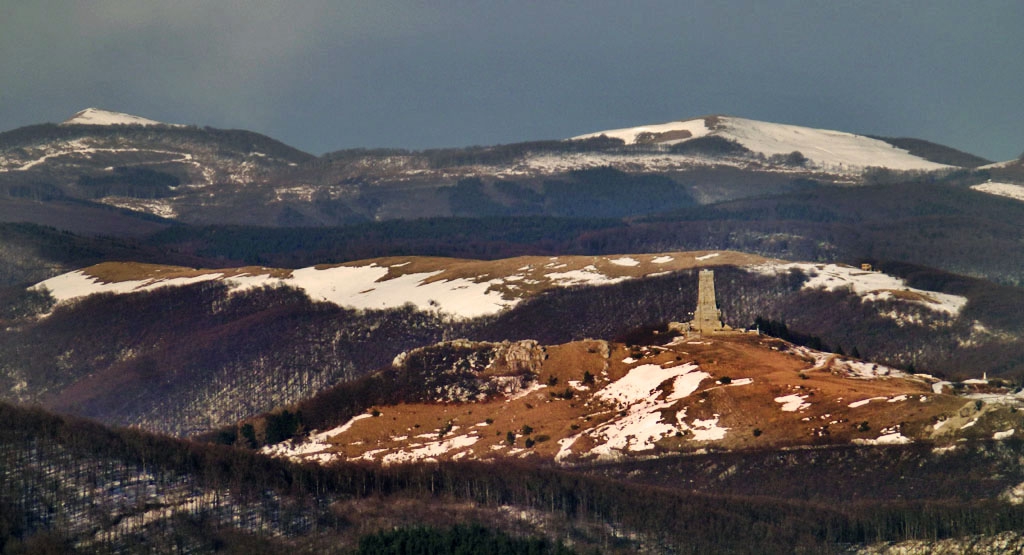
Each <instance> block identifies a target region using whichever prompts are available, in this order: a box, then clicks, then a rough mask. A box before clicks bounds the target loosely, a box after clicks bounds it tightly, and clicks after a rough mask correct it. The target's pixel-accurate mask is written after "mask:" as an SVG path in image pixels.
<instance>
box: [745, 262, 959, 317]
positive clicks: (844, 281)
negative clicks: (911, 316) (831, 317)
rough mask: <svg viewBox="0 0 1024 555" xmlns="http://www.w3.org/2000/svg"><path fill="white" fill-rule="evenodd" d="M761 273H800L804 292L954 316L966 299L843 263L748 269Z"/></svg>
mask: <svg viewBox="0 0 1024 555" xmlns="http://www.w3.org/2000/svg"><path fill="white" fill-rule="evenodd" d="M750 269H751V270H752V271H755V272H760V273H764V274H778V273H780V272H788V271H790V270H794V269H797V270H801V271H803V272H804V273H805V274H807V275H808V276H810V279H808V280H807V281H806V282H805V283H804V285H803V288H804V289H818V288H823V289H825V290H828V291H835V290H837V289H842V288H849V289H850V290H851V291H853V292H854V293H856V294H858V295H860V296H861V297H862V298H863V300H864V301H865V302H866V301H876V300H889V299H898V300H902V301H907V302H912V303H915V304H919V305H921V306H924V307H927V308H929V309H931V310H933V311H936V312H943V313H946V314H948V315H950V316H956V315H957V314H959V313H960V310H961V309H963V307H964V306H965V305H966V304H967V298H966V297H961V296H959V295H950V294H948V293H939V292H936V291H925V290H923V289H915V288H913V287H909V286H907V282H905V281H904V280H902V279H900V278H898V277H894V276H890V275H888V274H883V273H882V272H875V271H867V270H861V269H860V268H854V267H852V266H846V265H843V264H813V263H808V262H792V263H783V264H777V263H770V264H765V265H761V266H754V267H751V268H750Z"/></svg>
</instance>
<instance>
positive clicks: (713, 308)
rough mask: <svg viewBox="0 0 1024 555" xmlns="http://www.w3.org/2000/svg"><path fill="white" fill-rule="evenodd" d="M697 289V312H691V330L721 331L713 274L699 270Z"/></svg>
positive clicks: (709, 271)
mask: <svg viewBox="0 0 1024 555" xmlns="http://www.w3.org/2000/svg"><path fill="white" fill-rule="evenodd" d="M697 287H698V289H697V310H695V311H693V322H692V323H691V324H690V327H691V329H693V330H694V331H697V332H700V333H713V332H716V331H722V330H723V329H724V327H723V326H722V311H721V310H718V304H717V303H716V302H715V272H714V271H713V270H701V271H700V281H699V282H698V285H697Z"/></svg>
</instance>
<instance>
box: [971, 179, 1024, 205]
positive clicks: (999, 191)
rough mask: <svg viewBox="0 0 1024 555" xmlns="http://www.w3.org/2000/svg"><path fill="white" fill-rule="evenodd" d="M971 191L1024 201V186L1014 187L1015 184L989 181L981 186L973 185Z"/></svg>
mask: <svg viewBox="0 0 1024 555" xmlns="http://www.w3.org/2000/svg"><path fill="white" fill-rule="evenodd" d="M971 189H973V190H975V191H981V192H982V193H988V194H990V195H996V196H1000V197H1006V198H1012V199H1014V200H1019V201H1024V185H1014V184H1013V183H998V182H992V181H989V182H987V183H982V184H980V185H972V186H971Z"/></svg>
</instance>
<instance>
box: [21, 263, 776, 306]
mask: <svg viewBox="0 0 1024 555" xmlns="http://www.w3.org/2000/svg"><path fill="white" fill-rule="evenodd" d="M705 252H706V251H705ZM705 252H696V253H673V254H672V255H671V256H670V255H652V254H641V255H630V256H622V255H619V256H566V257H543V258H542V257H522V258H517V259H509V260H504V261H503V260H498V261H493V262H487V261H475V260H456V259H429V258H417V257H407V258H403V257H396V258H389V259H378V260H375V261H365V262H361V263H360V262H355V263H349V264H345V265H338V266H316V267H308V268H300V269H298V270H275V269H271V268H256V267H251V268H241V269H232V270H193V269H191V268H179V267H171V266H152V265H140V264H131V263H123V264H121V263H106V264H100V265H97V266H93V267H90V268H85V269H83V270H76V271H73V272H69V273H67V274H63V275H60V276H56V277H54V278H51V279H48V280H45V281H43V282H41V283H39V284H37V285H36V286H35V287H37V288H43V287H45V288H46V289H48V290H49V291H50V292H51V293H52V294H53V296H54V298H55V299H56V300H57V301H58V302H64V301H68V300H71V299H75V298H78V297H83V296H87V295H91V294H94V293H131V292H135V291H146V290H150V289H154V288H157V287H167V286H177V285H187V284H190V283H195V282H199V281H208V280H222V281H224V282H226V283H228V284H229V285H230V287H232V288H233V290H236V291H244V290H247V289H251V288H256V287H264V286H279V285H286V286H291V287H296V288H298V289H301V290H303V291H305V292H306V294H308V295H309V297H310V298H311V299H313V300H316V301H325V302H330V303H334V304H337V305H339V306H345V307H349V308H356V309H389V308H397V307H401V306H404V305H406V304H411V305H413V306H415V307H416V308H417V309H419V310H424V311H430V312H438V313H443V314H446V315H449V316H453V317H459V318H476V317H480V316H486V315H490V314H495V313H498V312H500V311H502V310H505V309H508V308H511V307H513V306H515V305H516V304H518V303H519V302H520V301H521V300H523V299H524V298H528V297H530V296H532V295H534V294H537V293H540V292H542V291H544V290H547V289H551V288H555V287H570V286H578V285H606V284H613V283H619V282H622V281H625V280H629V279H639V278H644V277H649V276H652V275H662V274H664V273H666V272H671V271H676V270H682V269H689V268H695V267H702V266H706V265H710V264H714V263H740V264H743V263H748V264H749V263H751V262H754V263H762V262H763V261H764V259H763V258H760V257H754V256H752V255H745V254H740V253H730V252H724V251H723V252H721V253H719V252H714V253H710V254H705ZM709 260H713V261H714V262H707V261H709ZM524 262H527V263H526V264H523V263H524ZM513 268H514V269H513Z"/></svg>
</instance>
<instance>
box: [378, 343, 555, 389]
mask: <svg viewBox="0 0 1024 555" xmlns="http://www.w3.org/2000/svg"><path fill="white" fill-rule="evenodd" d="M545 358H546V353H545V349H544V347H542V346H541V345H540V344H538V343H537V342H536V341H534V340H529V339H528V340H523V341H502V342H500V343H492V342H487V341H468V340H465V339H457V340H454V341H444V342H441V343H437V344H435V345H431V346H428V347H421V348H418V349H413V350H411V351H406V352H403V353H401V354H399V355H398V356H397V357H395V360H394V362H392V366H393V367H395V368H396V369H399V370H402V371H404V374H405V375H406V376H407V378H408V379H409V380H410V381H422V382H423V385H424V388H423V391H425V392H426V395H427V396H428V397H431V400H434V401H440V402H465V401H480V400H484V399H486V398H488V397H490V396H492V395H496V394H504V395H509V394H515V393H516V392H518V391H520V390H521V389H522V388H524V387H526V386H527V385H528V384H529V383H531V382H533V381H536V379H537V373H538V372H539V371H540V368H541V365H542V364H543V361H544V359H545Z"/></svg>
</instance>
